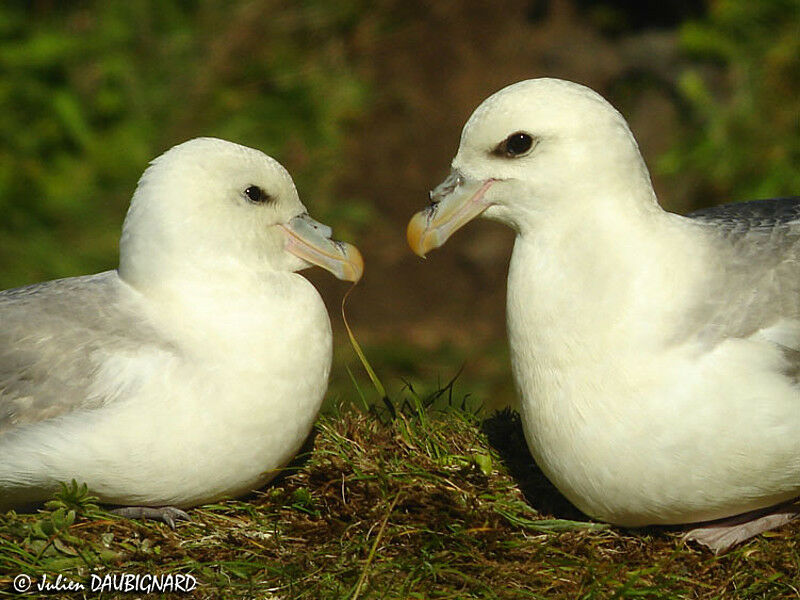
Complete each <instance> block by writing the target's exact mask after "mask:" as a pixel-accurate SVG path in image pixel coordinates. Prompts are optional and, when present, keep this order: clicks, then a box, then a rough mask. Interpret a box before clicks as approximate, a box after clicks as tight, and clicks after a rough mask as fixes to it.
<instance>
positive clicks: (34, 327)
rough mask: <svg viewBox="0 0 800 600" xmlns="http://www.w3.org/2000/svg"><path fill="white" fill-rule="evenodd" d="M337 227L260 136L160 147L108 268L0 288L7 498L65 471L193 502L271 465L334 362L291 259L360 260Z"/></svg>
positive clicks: (50, 486)
mask: <svg viewBox="0 0 800 600" xmlns="http://www.w3.org/2000/svg"><path fill="white" fill-rule="evenodd" d="M330 235H331V230H330V228H328V227H326V226H324V225H321V224H320V223H317V222H316V221H314V220H313V219H311V218H310V217H309V216H308V214H307V212H306V209H305V207H304V206H303V204H302V203H301V202H300V199H299V197H298V195H297V191H296V189H295V186H294V183H293V182H292V178H291V177H290V176H289V174H288V173H287V172H286V170H285V169H284V168H283V167H282V166H281V165H280V164H279V163H278V162H277V161H275V160H274V159H272V158H270V157H269V156H267V155H265V154H263V153H262V152H259V151H258V150H254V149H251V148H246V147H244V146H240V145H238V144H233V143H230V142H226V141H223V140H218V139H213V138H200V139H194V140H191V141H188V142H186V143H183V144H180V145H178V146H175V147H174V148H172V149H170V150H169V151H167V152H166V153H164V154H163V155H162V156H160V157H158V158H156V159H155V160H154V161H153V162H152V163H151V165H150V166H149V167H148V168H147V170H146V171H145V172H144V175H143V176H142V178H141V179H140V181H139V184H138V186H137V188H136V192H135V194H134V195H133V199H132V200H131V205H130V208H129V210H128V214H127V216H126V218H125V223H124V225H123V231H122V238H121V241H120V263H119V268H118V269H117V270H116V271H108V272H105V273H99V274H97V275H90V276H85V277H75V278H70V279H61V280H56V281H50V282H46V283H39V284H35V285H31V286H28V287H23V288H19V289H13V290H7V291H4V292H2V293H0V508H5V509H7V508H9V507H16V506H19V505H25V504H30V503H35V502H39V501H41V500H43V499H46V498H47V497H48V496H49V495H50V494H51V493H52V492H53V491H54V490H55V489H57V488H58V483H59V482H62V481H69V480H71V479H73V478H74V479H76V480H77V481H78V482H86V483H88V485H89V487H90V489H91V491H92V492H93V493H94V494H96V495H97V496H99V497H100V499H101V500H102V501H103V502H106V503H110V504H116V505H134V506H171V507H184V508H185V507H191V506H195V505H197V504H201V503H205V502H210V501H214V500H217V499H220V498H225V497H233V496H237V495H240V494H243V493H246V492H248V491H250V490H253V489H256V488H258V487H260V486H261V485H263V484H264V483H265V482H266V481H268V480H269V479H271V478H272V477H273V476H274V475H275V474H276V470H277V469H279V468H280V467H282V466H283V465H285V464H286V463H287V462H288V461H289V460H291V458H292V457H293V456H294V454H295V453H296V452H297V450H298V449H299V447H300V445H301V444H302V442H303V440H304V439H305V438H306V436H307V435H308V433H309V431H310V429H311V426H312V423H313V421H314V419H315V417H316V414H317V411H318V409H319V407H320V403H321V402H322V399H323V395H324V394H325V391H326V388H327V381H328V373H329V371H330V365H331V352H332V349H331V326H330V321H329V318H328V314H327V311H326V309H325V306H324V304H323V302H322V299H321V298H320V296H319V293H318V292H317V291H316V289H315V288H314V287H313V286H312V285H311V283H309V281H308V280H307V279H305V278H304V277H302V276H301V275H299V274H297V273H296V271H299V270H301V269H305V268H307V267H310V266H312V265H319V266H322V267H323V268H325V269H327V270H329V271H331V272H332V273H333V274H334V275H336V276H337V277H338V278H340V279H344V280H349V281H357V280H358V279H359V278H360V276H361V273H362V271H363V261H362V259H361V256H360V254H359V253H358V250H357V249H356V248H355V247H353V246H351V245H349V244H343V243H340V242H336V241H333V240H331V239H330ZM156 512H157V511H156ZM177 513H181V511H177ZM177 513H171V514H172V515H173V516H175V514H177ZM126 514H139V513H136V511H134V512H132V513H126ZM145 514H149V513H145ZM151 516H153V515H151ZM155 516H162V517H166V518H165V520H167V521H168V522H169V520H170V513H167V514H166V515H155Z"/></svg>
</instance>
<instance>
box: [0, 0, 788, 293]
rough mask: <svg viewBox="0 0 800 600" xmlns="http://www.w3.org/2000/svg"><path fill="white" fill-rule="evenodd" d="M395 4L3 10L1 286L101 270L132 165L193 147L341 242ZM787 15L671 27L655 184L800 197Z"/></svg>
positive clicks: (216, 0)
mask: <svg viewBox="0 0 800 600" xmlns="http://www.w3.org/2000/svg"><path fill="white" fill-rule="evenodd" d="M389 4H390V3H388V2H376V3H368V2H362V1H359V0H345V1H341V2H326V1H324V0H304V1H302V2H296V3H279V2H253V3H241V2H227V1H224V0H204V1H201V2H185V1H181V0H163V1H160V2H155V1H143V2H124V1H114V0H110V1H105V2H91V1H87V2H76V3H59V2H21V1H19V2H6V3H3V4H2V5H0V73H1V74H2V76H1V77H0V288H7V287H11V286H15V285H22V284H25V283H30V282H34V281H39V280H44V279H52V278H56V277H62V276H69V275H76V274H80V273H89V272H96V271H99V270H102V269H108V268H113V267H114V266H115V264H116V257H117V254H116V252H117V251H116V246H117V240H118V236H119V230H120V224H121V222H122V219H123V216H124V213H125V210H126V207H127V202H128V199H129V198H130V195H131V193H132V191H133V188H134V185H135V182H136V180H137V178H138V176H139V174H140V173H141V172H142V170H143V168H144V166H145V165H146V164H147V162H148V161H149V160H150V159H152V158H153V157H155V156H157V155H158V154H160V153H161V152H162V151H164V150H165V149H167V148H168V147H170V146H172V145H173V144H176V143H179V142H181V141H184V140H185V139H188V138H191V137H196V136H199V135H213V136H218V137H223V138H226V139H230V140H234V141H237V142H240V143H243V144H246V145H251V146H255V147H258V148H261V149H262V150H264V151H265V152H267V153H269V154H272V155H274V156H276V157H277V158H278V159H279V160H281V161H282V162H283V163H284V164H285V165H286V166H287V167H288V168H289V170H290V171H291V172H292V173H293V175H294V176H295V179H296V181H297V183H298V187H299V188H300V191H301V195H302V197H303V198H305V199H306V202H307V204H310V205H312V206H313V212H314V213H315V214H316V215H319V217H320V218H322V219H324V220H328V221H330V222H331V224H332V225H333V226H334V227H335V228H338V229H339V231H340V232H341V230H342V228H344V229H345V231H344V233H345V237H352V234H353V232H354V231H355V230H357V228H358V227H359V226H362V225H364V224H365V223H368V222H369V220H370V218H371V211H370V205H369V199H365V198H361V199H358V200H357V199H355V198H352V199H347V198H344V199H343V198H337V201H336V202H335V203H334V202H333V201H332V192H333V190H334V188H335V186H336V183H337V180H338V177H340V175H341V173H342V172H343V171H344V170H346V169H351V170H352V169H357V168H358V167H357V165H344V164H341V163H342V161H341V159H339V158H338V157H339V156H340V155H341V153H342V152H343V149H344V147H345V140H346V137H347V134H348V131H349V129H350V128H351V127H352V126H353V125H354V124H356V123H357V122H358V121H359V119H360V118H361V117H363V116H364V115H365V114H367V113H368V111H369V110H370V98H371V96H372V94H373V93H374V92H375V90H376V89H379V87H380V82H376V81H370V80H368V76H367V75H365V74H364V73H365V72H366V71H365V70H363V69H362V70H359V69H358V68H357V66H356V65H354V64H353V61H352V60H351V58H350V57H351V54H350V53H348V51H347V43H348V39H349V36H350V35H351V33H352V31H353V28H354V27H355V25H356V24H357V23H358V22H359V21H360V20H361V19H363V18H364V17H365V16H367V14H368V13H369V16H370V18H373V19H377V22H378V23H379V27H387V28H390V27H391V23H390V22H388V14H389V13H390V11H384V12H386V15H384V14H382V12H381V11H382V7H385V6H387V5H389ZM798 13H800V3H798V2H796V1H794V0H770V1H762V2H750V1H748V0H723V1H718V2H713V3H712V4H711V5H710V6H709V9H708V11H707V14H706V16H705V17H703V18H702V19H699V20H693V21H687V22H685V23H684V24H683V25H681V26H680V29H679V34H680V44H681V46H682V49H683V51H684V53H685V56H686V59H687V60H686V67H685V69H684V70H683V73H682V75H681V76H680V78H679V79H678V80H677V81H675V82H674V84H675V89H676V90H677V93H678V95H679V96H680V97H681V99H682V101H683V107H684V110H682V113H681V117H682V118H683V119H685V123H686V125H687V127H686V128H685V129H683V130H682V131H683V132H684V133H682V134H680V135H678V134H676V137H675V140H674V141H673V147H672V150H670V151H669V152H667V153H666V154H665V155H664V156H662V157H661V158H660V160H659V161H658V162H657V163H656V167H657V168H658V169H660V170H661V171H662V172H664V173H672V174H683V175H685V176H686V177H695V178H697V179H699V180H701V181H702V183H703V185H702V186H701V187H700V189H701V190H703V191H705V192H707V193H708V194H709V195H710V197H712V198H714V199H723V198H737V199H747V198H752V197H767V196H773V195H781V194H784V195H785V194H790V193H792V192H794V193H798V190H800V172H798V163H799V162H800V161H799V160H798V159H799V158H800V137H799V136H798V130H799V129H800V128H799V127H798V115H800V36H799V35H798V31H800V18H799V16H798ZM384 17H386V18H385V19H384ZM378 35H380V33H378ZM387 159H390V157H387Z"/></svg>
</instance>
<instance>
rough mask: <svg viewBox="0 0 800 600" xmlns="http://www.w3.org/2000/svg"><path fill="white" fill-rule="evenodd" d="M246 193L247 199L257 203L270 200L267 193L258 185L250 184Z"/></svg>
mask: <svg viewBox="0 0 800 600" xmlns="http://www.w3.org/2000/svg"><path fill="white" fill-rule="evenodd" d="M244 195H245V196H247V199H248V200H250V202H254V203H256V204H263V203H264V202H266V201H267V200H269V196H268V195H267V193H266V192H265V191H264V190H262V189H261V188H260V187H258V186H257V185H251V186H248V188H247V189H246V190H245V191H244Z"/></svg>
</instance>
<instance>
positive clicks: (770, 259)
mask: <svg viewBox="0 0 800 600" xmlns="http://www.w3.org/2000/svg"><path fill="white" fill-rule="evenodd" d="M688 218H690V219H691V220H692V221H693V222H694V223H696V224H698V225H700V226H701V227H703V228H704V229H705V230H706V231H707V232H708V239H709V240H710V241H711V245H712V248H713V250H714V254H713V256H714V257H716V262H711V261H710V262H709V266H708V273H709V279H708V287H707V288H706V289H705V290H704V292H705V294H706V295H705V297H706V298H707V300H706V302H705V303H704V305H703V307H702V309H701V312H703V313H705V315H704V318H702V319H700V321H701V322H703V321H704V322H705V328H704V330H703V331H702V338H703V340H704V341H705V342H708V343H712V344H713V343H718V342H720V341H723V340H724V339H726V338H730V337H734V338H744V337H749V336H751V335H753V334H754V333H756V332H757V331H759V330H765V329H769V328H770V327H773V326H775V325H777V324H779V323H781V322H783V323H782V324H781V327H782V329H783V331H782V332H773V333H774V334H775V335H774V339H773V341H774V342H775V343H778V344H779V345H780V346H782V347H783V348H785V349H786V350H787V353H788V354H787V356H788V355H791V361H792V362H794V363H796V362H797V359H798V354H797V350H800V338H798V332H796V331H793V330H791V329H790V328H788V327H787V321H790V320H800V243H799V242H800V198H798V197H794V198H776V199H771V200H755V201H751V202H741V203H734V204H726V205H723V206H717V207H713V208H708V209H703V210H699V211H696V212H694V213H691V214H690V215H688ZM795 368H797V365H796V366H795Z"/></svg>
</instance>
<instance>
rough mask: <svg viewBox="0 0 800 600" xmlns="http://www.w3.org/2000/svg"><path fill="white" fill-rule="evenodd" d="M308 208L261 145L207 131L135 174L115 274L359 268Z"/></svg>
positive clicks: (132, 279)
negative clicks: (208, 135) (205, 135)
mask: <svg viewBox="0 0 800 600" xmlns="http://www.w3.org/2000/svg"><path fill="white" fill-rule="evenodd" d="M330 236H331V230H330V228H329V227H326V226H324V225H322V224H320V223H317V222H316V221H314V220H313V219H311V217H309V216H308V213H307V212H306V209H305V207H304V206H303V204H302V202H300V198H299V197H298V195H297V190H296V189H295V186H294V182H293V181H292V178H291V176H290V175H289V173H287V172H286V169H284V168H283V167H282V166H281V165H280V163H278V162H277V161H276V160H275V159H273V158H271V157H269V156H267V155H266V154H264V153H263V152H260V151H258V150H254V149H252V148H247V147H245V146H240V145H239V144H234V143H231V142H227V141H224V140H220V139H215V138H197V139H193V140H190V141H188V142H184V143H183V144H179V145H177V146H175V147H173V148H171V149H170V150H168V151H167V152H165V153H164V154H162V155H161V156H159V157H158V158H156V159H155V160H153V161H152V163H151V164H150V166H149V167H148V168H147V170H146V171H145V172H144V174H143V175H142V177H141V179H140V180H139V184H138V186H137V188H136V192H135V193H134V195H133V199H132V200H131V205H130V208H129V209H128V214H127V216H126V218H125V223H124V225H123V231H122V238H121V240H120V266H119V273H120V276H121V277H122V278H123V279H124V280H126V281H128V283H131V284H133V285H139V286H146V285H148V284H149V283H150V282H153V281H155V280H158V279H159V278H163V277H164V276H165V274H167V273H170V274H176V275H177V276H178V277H185V276H188V277H201V278H202V277H203V276H204V273H208V272H210V271H217V272H231V273H233V272H243V271H249V272H253V273H259V272H264V271H288V272H292V271H298V270H300V269H304V268H306V267H310V266H312V265H319V266H321V267H323V268H325V269H327V270H329V271H331V272H332V273H333V274H334V275H336V276H337V277H339V278H340V279H345V280H350V281H357V280H358V279H359V278H360V277H361V274H362V272H363V260H362V258H361V255H360V254H359V252H358V250H357V249H356V248H355V247H354V246H352V245H350V244H344V243H341V242H336V241H334V240H332V239H331V238H330Z"/></svg>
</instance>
